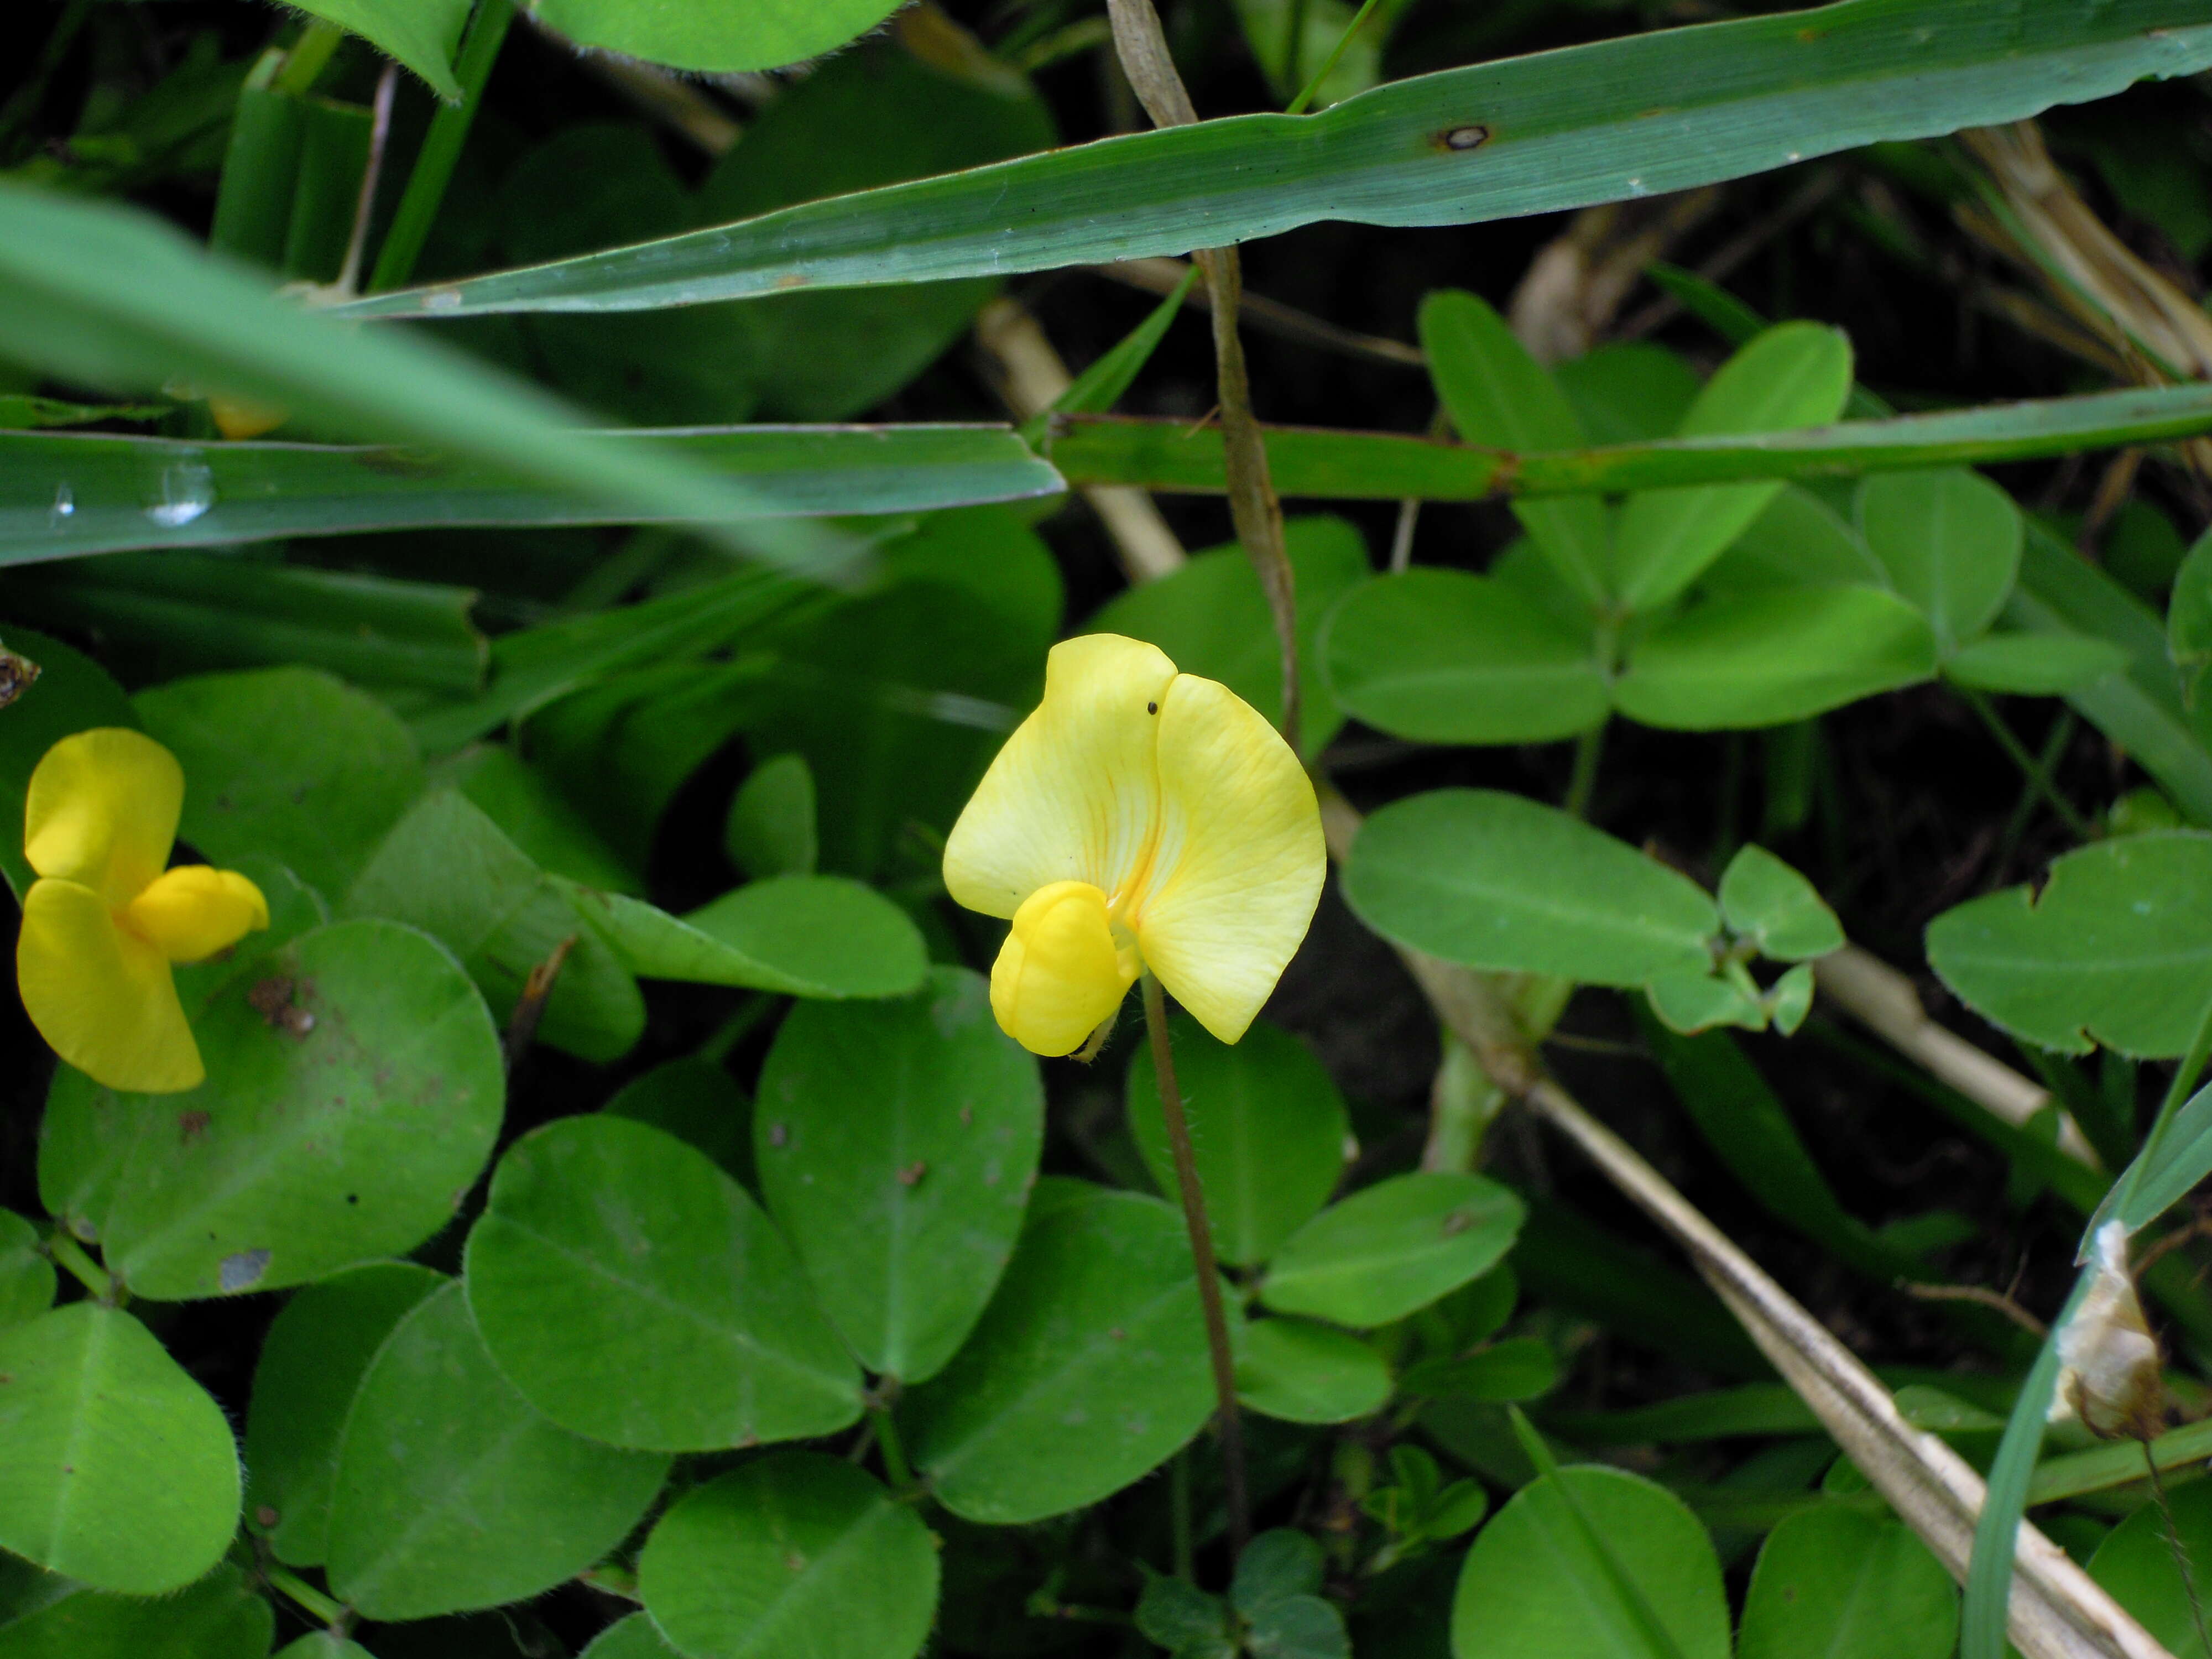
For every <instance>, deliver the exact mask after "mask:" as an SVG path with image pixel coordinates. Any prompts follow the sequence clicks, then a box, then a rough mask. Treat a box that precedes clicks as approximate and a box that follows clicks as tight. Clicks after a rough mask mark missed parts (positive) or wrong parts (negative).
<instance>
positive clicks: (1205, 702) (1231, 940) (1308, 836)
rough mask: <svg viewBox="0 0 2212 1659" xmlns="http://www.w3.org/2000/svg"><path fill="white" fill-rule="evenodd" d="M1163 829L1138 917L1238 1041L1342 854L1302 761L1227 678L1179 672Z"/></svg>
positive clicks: (1165, 752)
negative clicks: (1325, 826)
mask: <svg viewBox="0 0 2212 1659" xmlns="http://www.w3.org/2000/svg"><path fill="white" fill-rule="evenodd" d="M1158 762H1159V800H1160V823H1159V838H1158V843H1157V845H1156V846H1155V848H1154V849H1153V853H1152V869H1151V872H1150V878H1149V881H1148V883H1147V884H1146V890H1144V891H1143V892H1142V893H1141V894H1139V895H1138V896H1136V898H1135V901H1134V902H1133V905H1132V907H1131V908H1130V910H1129V915H1130V916H1131V919H1132V924H1133V926H1134V927H1135V928H1136V931H1137V941H1138V944H1139V947H1140V948H1141V949H1142V950H1143V951H1144V957H1145V962H1146V965H1147V966H1148V967H1150V968H1151V969H1152V971H1153V972H1154V973H1155V974H1157V975H1158V976H1159V981H1160V983H1161V985H1163V986H1164V987H1166V989H1167V991H1168V993H1169V994H1170V995H1171V996H1173V997H1174V998H1175V1000H1176V1001H1177V1002H1180V1003H1181V1004H1182V1006H1184V1007H1185V1008H1187V1009H1188V1010H1189V1012H1190V1014H1191V1017H1192V1018H1194V1019H1195V1020H1197V1021H1198V1023H1199V1024H1201V1025H1203V1026H1204V1027H1206V1030H1208V1031H1211V1032H1212V1034H1213V1035H1214V1036H1217V1037H1218V1038H1220V1039H1221V1041H1222V1042H1236V1041H1237V1038H1239V1037H1241V1036H1243V1035H1244V1028H1245V1027H1246V1026H1248V1025H1249V1024H1251V1023H1252V1018H1253V1016H1254V1015H1255V1014H1257V1013H1258V1012H1260V1005H1261V1003H1263V1002H1265V1001H1267V997H1268V994H1270V993H1271V992H1273V990H1274V988H1275V981H1277V980H1279V979H1280V978H1281V977H1282V974H1283V969H1285V967H1286V966H1288V965H1289V963H1290V960H1291V956H1292V955H1293V954H1294V953H1295V952H1296V951H1297V948H1298V944H1299V941H1300V940H1302V939H1304V938H1305V936H1306V928H1307V927H1308V926H1309V925H1310V923H1311V922H1312V921H1313V913H1314V906H1315V905H1316V903H1318V902H1320V899H1321V884H1322V874H1323V872H1324V871H1325V870H1326V869H1327V867H1328V851H1327V848H1325V847H1324V846H1323V844H1322V833H1321V809H1320V807H1319V805H1318V804H1317V803H1316V801H1315V799H1314V792H1313V784H1312V783H1311V781H1310V780H1309V779H1308V778H1307V776H1306V774H1305V769H1304V767H1303V766H1301V765H1300V764H1299V763H1298V757H1297V756H1296V755H1294V754H1292V753H1291V748H1290V745H1289V744H1285V742H1284V741H1283V739H1282V738H1281V737H1280V735H1279V734H1278V733H1277V732H1276V730H1275V728H1274V727H1273V726H1270V725H1269V724H1268V723H1267V721H1266V720H1263V719H1261V716H1260V714H1259V713H1258V712H1257V711H1256V710H1255V709H1254V708H1253V707H1252V706H1251V705H1250V704H1249V703H1248V702H1245V701H1244V700H1243V698H1241V697H1239V696H1237V694H1236V693H1235V692H1233V691H1231V690H1230V689H1229V688H1228V687H1227V686H1225V685H1222V684H1218V683H1217V682H1215V681H1212V680H1208V679H1200V678H1199V677H1198V676H1196V675H1194V674H1183V675H1180V676H1178V677H1177V678H1176V682H1175V684H1173V685H1172V686H1170V688H1169V690H1168V694H1167V700H1166V702H1165V703H1164V705H1163V706H1162V708H1161V709H1160V714H1159V751H1158Z"/></svg>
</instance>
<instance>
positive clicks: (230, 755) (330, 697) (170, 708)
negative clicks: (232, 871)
mask: <svg viewBox="0 0 2212 1659" xmlns="http://www.w3.org/2000/svg"><path fill="white" fill-rule="evenodd" d="M134 701H135V702H136V706H137V710H138V714H139V717H140V719H142V720H144V722H145V724H146V731H147V733H148V734H149V736H151V737H153V738H157V739H158V740H159V741H161V743H163V744H167V746H168V747H169V749H170V750H172V751H173V753H174V754H175V755H176V757H177V759H178V761H179V763H180V764H182V766H183V767H184V769H185V816H184V821H183V823H182V824H181V825H180V826H179V829H178V834H179V836H182V837H183V838H184V839H185V841H187V842H191V845H193V846H194V847H196V848H198V849H199V850H200V852H201V853H202V854H204V855H205V856H206V857H208V858H209V859H210V860H213V861H215V862H216V863H217V864H235V863H236V862H237V861H238V860H240V858H242V857H244V856H245V855H246V854H249V853H268V854H274V855H275V856H276V857H277V858H280V859H282V860H283V861H284V862H285V863H286V864H288V865H289V866H291V867H292V868H293V869H294V870H295V871H297V872H299V875H300V878H301V880H302V881H305V882H306V883H307V884H308V885H310V886H312V887H314V888H316V889H318V890H319V891H321V892H322V893H324V894H325V895H326V896H331V897H336V896H337V895H339V894H342V893H343V892H344V891H345V890H346V889H347V888H348V887H349V886H350V885H351V884H352V882H353V878H354V877H355V876H356V874H357V873H358V872H360V870H361V868H362V865H363V864H365V863H366V862H367V861H368V856H369V854H370V852H371V851H372V850H373V849H374V848H375V846H376V844H377V842H380V840H382V839H383V837H384V835H385V832H386V831H387V830H388V829H391V828H392V825H393V824H394V823H397V822H398V819H399V816H400V814H401V813H402V812H404V811H405V810H406V808H407V804H408V803H409V802H410V801H411V800H413V799H414V798H415V797H416V795H417V794H419V793H421V792H422V763H421V761H420V760H419V759H418V758H417V757H416V750H415V740H414V738H411V737H410V736H409V735H408V732H407V728H406V726H404V725H402V724H401V723H400V720H399V719H398V716H397V715H395V714H392V711H391V710H390V709H389V708H386V707H385V706H384V705H383V704H382V703H380V702H377V701H376V700H375V699H374V698H373V697H369V696H365V695H363V694H362V692H359V691H356V690H353V689H352V688H351V687H349V686H347V685H344V684H341V683H340V682H338V681H337V680H336V679H334V678H331V676H330V675H328V674H324V673H319V672H317V671H314V670H313V669H307V668H264V669H256V670H254V671H251V672H246V673H239V674H204V675H201V676H198V677H197V678H192V679H184V680H172V681H171V682H169V684H167V685H158V686H155V687H153V688H151V689H149V690H145V691H142V692H140V693H139V694H138V696H137V698H136V699H135V700H134Z"/></svg>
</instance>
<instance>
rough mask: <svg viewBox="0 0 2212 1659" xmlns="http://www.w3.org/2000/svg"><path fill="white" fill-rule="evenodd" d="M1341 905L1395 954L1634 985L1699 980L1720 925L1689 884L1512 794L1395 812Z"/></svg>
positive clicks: (1441, 794)
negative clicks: (1686, 977)
mask: <svg viewBox="0 0 2212 1659" xmlns="http://www.w3.org/2000/svg"><path fill="white" fill-rule="evenodd" d="M1344 893H1345V898H1346V901H1347V902H1349V903H1350V904H1351V906H1352V911H1353V913H1354V914H1356V915H1358V917H1359V919H1360V920H1361V921H1364V922H1365V923H1366V924H1367V925H1368V926H1369V927H1372V928H1374V929H1375V931H1376V932H1377V933H1381V934H1382V935H1383V937H1384V938H1385V939H1390V940H1392V941H1394V942H1395V943H1397V944H1401V945H1410V946H1411V947H1412V948H1413V949H1414V950H1417V951H1427V952H1428V953H1429V954H1430V955H1431V956H1437V957H1443V958H1444V959H1445V960H1446V961H1448V962H1461V963H1467V964H1468V966H1470V967H1475V968H1490V969H1509V970H1516V971H1520V972H1524V973H1540V974H1558V975H1561V976H1563V977H1565V978H1568V979H1573V980H1578V981H1583V982H1586V983H1590V984H1597V985H1620V986H1634V985H1641V984H1642V983H1643V982H1644V981H1646V980H1648V979H1650V978H1653V977H1655V976H1656V975H1660V974H1663V973H1667V972H1669V971H1675V972H1688V973H1703V972H1705V970H1706V969H1707V968H1708V966H1709V965H1710V963H1711V955H1710V953H1709V951H1708V950H1707V945H1706V941H1707V940H1708V939H1710V938H1711V936H1712V934H1713V933H1715V932H1716V931H1717V928H1718V927H1719V926H1720V915H1719V912H1718V911H1717V909H1716V908H1714V905H1713V902H1712V900H1711V899H1710V898H1708V897H1707V896H1705V893H1704V891H1703V890H1700V889H1699V887H1698V886H1697V885H1696V884H1694V883H1692V882H1691V881H1690V880H1688V879H1687V878H1686V877H1683V876H1680V875H1677V874H1676V873H1675V872H1674V871H1672V870H1670V869H1668V867H1667V866H1665V865H1663V864H1661V863H1660V862H1658V861H1657V860H1656V859H1650V858H1646V857H1645V856H1644V854H1641V853H1638V852H1637V851H1636V850H1635V849H1634V848H1631V847H1629V846H1627V845H1626V844H1625V843H1624V842H1618V841H1615V840H1614V839H1613V837H1612V836H1608V835H1606V834H1605V833H1604V832H1603V831H1601V830H1598V829H1592V828H1590V826H1589V825H1588V824H1586V823H1582V822H1581V821H1580V820H1578V819H1576V818H1572V817H1569V816H1568V815H1567V814H1566V813H1565V812H1561V811H1556V810H1555V809H1553V808H1552V807H1548V806H1543V805H1538V804H1537V803H1536V802H1534V801H1532V800H1528V799H1523V798H1522V797H1521V796H1518V795H1508V794H1502V793H1496V792H1493V791H1491V790H1483V789H1438V790H1434V791H1431V793H1427V794H1425V795H1415V796H1413V797H1411V798H1410V799H1405V800H1401V801H1394V802H1393V803H1391V805H1389V806H1386V807H1384V808H1383V810H1382V811H1379V812H1377V813H1376V814H1375V815H1374V816H1373V817H1370V818H1369V819H1368V820H1367V823H1366V824H1365V826H1364V828H1363V829H1361V830H1360V832H1359V839H1358V841H1357V842H1354V843H1353V844H1352V857H1351V860H1349V862H1348V863H1347V864H1346V870H1345V878H1344Z"/></svg>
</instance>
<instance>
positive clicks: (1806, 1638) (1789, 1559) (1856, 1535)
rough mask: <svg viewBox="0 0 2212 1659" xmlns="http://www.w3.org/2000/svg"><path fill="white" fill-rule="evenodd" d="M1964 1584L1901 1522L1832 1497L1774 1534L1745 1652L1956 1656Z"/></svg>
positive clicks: (1751, 1604)
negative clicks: (1829, 1503) (1828, 1503)
mask: <svg viewBox="0 0 2212 1659" xmlns="http://www.w3.org/2000/svg"><path fill="white" fill-rule="evenodd" d="M1958 1633H1959V1593H1958V1591H1957V1590H1956V1589H1954V1587H1953V1585H1952V1583H1951V1577H1950V1575H1949V1574H1948V1573H1947V1572H1945V1571H1943V1567H1942V1563H1940V1562H1938V1561H1937V1560H1936V1558H1935V1557H1934V1556H1932V1555H1930V1554H1929V1553H1928V1547H1927V1546H1926V1545H1925V1544H1923V1543H1922V1542H1921V1541H1919V1540H1918V1539H1917V1538H1916V1537H1914V1536H1913V1535H1912V1533H1911V1529H1910V1528H1906V1527H1905V1525H1904V1524H1903V1523H1902V1522H1897V1521H1889V1520H1885V1519H1883V1518H1881V1516H1873V1515H1867V1514H1864V1513H1862V1512H1861V1511H1859V1510H1851V1509H1845V1508H1844V1507H1843V1506H1841V1505H1839V1504H1838V1505H1832V1506H1829V1507H1824V1508H1821V1509H1816V1510H1806V1511H1804V1512H1803V1513H1802V1514H1798V1515H1793V1516H1790V1518H1789V1519H1788V1520H1786V1521H1784V1522H1782V1524H1781V1525H1780V1526H1778V1527H1777V1528H1775V1529H1774V1530H1773V1531H1772V1532H1771V1533H1769V1534H1767V1538H1766V1543H1765V1546H1764V1547H1762V1548H1761V1549H1760V1550H1759V1565H1757V1566H1756V1567H1755V1568H1753V1571H1752V1575H1751V1589H1750V1592H1749V1593H1748V1594H1747V1595H1746V1596H1745V1598H1744V1604H1743V1629H1742V1632H1741V1635H1740V1636H1739V1637H1738V1638H1737V1644H1736V1659H1796V1656H1799V1655H1801V1654H1808V1653H1817V1654H1821V1655H1824V1656H1826V1659H1948V1656H1949V1654H1950V1652H1951V1646H1952V1644H1953V1643H1954V1641H1955V1640H1956V1639H1957V1638H1958Z"/></svg>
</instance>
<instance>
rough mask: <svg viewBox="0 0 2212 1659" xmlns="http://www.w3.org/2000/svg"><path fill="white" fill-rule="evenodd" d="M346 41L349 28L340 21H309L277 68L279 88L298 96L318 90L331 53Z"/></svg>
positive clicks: (277, 84) (277, 88)
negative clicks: (279, 67) (317, 85)
mask: <svg viewBox="0 0 2212 1659" xmlns="http://www.w3.org/2000/svg"><path fill="white" fill-rule="evenodd" d="M344 40H345V31H344V30H343V29H342V28H340V27H338V26H337V24H336V23H326V22H325V21H323V20H322V19H320V18H317V19H316V20H315V21H313V22H312V23H310V24H308V25H307V27H306V28H305V29H304V30H302V31H301V34H300V38H299V39H298V40H295V41H294V42H293V43H292V50H291V51H289V52H287V53H285V54H284V67H283V69H281V70H277V71H276V88H275V89H276V91H278V92H282V93H286V94H289V95H290V96H292V97H294V98H304V97H306V96H307V94H309V93H311V92H313V90H314V89H315V82H316V81H317V80H319V78H320V77H321V76H322V73H323V70H324V68H325V66H326V65H327V64H329V63H330V61H331V54H332V53H333V52H337V49H338V47H339V46H341V45H342V44H343V42H344Z"/></svg>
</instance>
